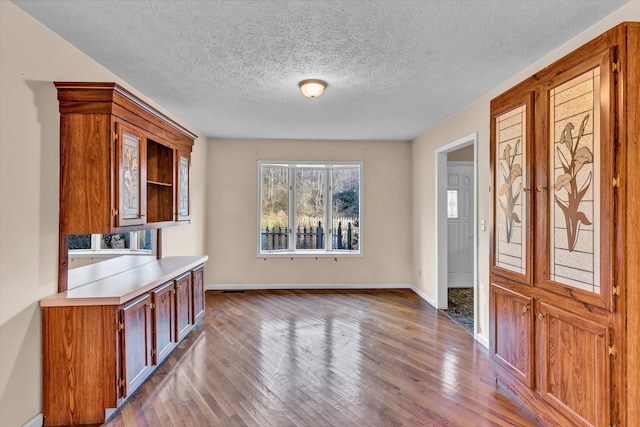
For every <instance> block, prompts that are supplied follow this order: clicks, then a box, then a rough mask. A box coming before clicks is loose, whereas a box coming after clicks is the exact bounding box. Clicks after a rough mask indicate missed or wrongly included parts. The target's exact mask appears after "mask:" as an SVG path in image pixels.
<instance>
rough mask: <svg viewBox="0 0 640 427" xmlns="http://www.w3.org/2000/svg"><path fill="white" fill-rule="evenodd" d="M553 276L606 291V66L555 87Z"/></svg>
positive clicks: (552, 116) (552, 102)
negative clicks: (602, 255)
mask: <svg viewBox="0 0 640 427" xmlns="http://www.w3.org/2000/svg"><path fill="white" fill-rule="evenodd" d="M549 96H550V121H551V125H552V127H551V133H550V139H551V141H550V144H549V146H550V149H551V153H549V154H550V156H549V159H550V171H551V179H552V182H551V184H552V185H551V186H550V188H549V203H550V209H551V215H550V231H551V232H550V239H551V241H550V252H551V253H550V265H549V274H550V279H551V280H553V281H556V282H558V283H562V284H565V285H569V286H572V287H575V288H579V289H582V290H585V291H589V292H593V293H596V294H599V293H600V281H599V246H600V242H599V235H600V227H599V223H600V215H599V212H600V200H599V194H600V175H599V168H598V167H594V165H598V164H599V163H600V151H599V146H600V67H597V68H595V69H593V70H591V71H589V72H587V73H584V74H582V75H580V76H578V77H576V78H574V79H572V80H570V81H568V82H566V83H564V84H562V85H560V86H557V87H555V88H553V89H552V90H551V91H550V93H549Z"/></svg>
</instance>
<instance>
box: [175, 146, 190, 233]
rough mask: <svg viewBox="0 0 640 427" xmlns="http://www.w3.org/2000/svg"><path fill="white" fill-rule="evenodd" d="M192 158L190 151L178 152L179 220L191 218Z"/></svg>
mask: <svg viewBox="0 0 640 427" xmlns="http://www.w3.org/2000/svg"><path fill="white" fill-rule="evenodd" d="M190 162H191V159H190V156H189V154H188V153H182V152H180V153H179V154H178V189H177V196H176V198H177V206H178V209H177V218H176V220H177V221H185V220H189V219H190V218H191V205H190V191H191V188H190V187H191V167H190V166H191V165H190Z"/></svg>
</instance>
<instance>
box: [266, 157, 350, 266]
mask: <svg viewBox="0 0 640 427" xmlns="http://www.w3.org/2000/svg"><path fill="white" fill-rule="evenodd" d="M258 168H259V177H260V181H259V191H258V195H259V199H260V200H259V209H260V212H259V218H258V229H259V236H258V242H259V243H258V255H259V256H264V255H268V256H291V255H300V256H322V255H328V256H343V255H344V256H350V255H360V254H361V250H360V248H361V229H362V227H361V220H360V206H361V197H360V194H361V186H362V185H361V182H362V165H361V164H360V163H289V162H259V165H258Z"/></svg>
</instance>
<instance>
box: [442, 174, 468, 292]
mask: <svg viewBox="0 0 640 427" xmlns="http://www.w3.org/2000/svg"><path fill="white" fill-rule="evenodd" d="M473 181H474V180H473V163H471V162H449V163H448V164H447V239H448V256H447V260H448V262H447V264H448V270H447V271H448V280H447V287H449V288H472V287H473V230H474V229H473V189H474V182H473Z"/></svg>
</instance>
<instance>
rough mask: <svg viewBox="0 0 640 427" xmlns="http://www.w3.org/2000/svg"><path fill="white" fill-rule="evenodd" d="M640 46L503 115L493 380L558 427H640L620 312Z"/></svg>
mask: <svg viewBox="0 0 640 427" xmlns="http://www.w3.org/2000/svg"><path fill="white" fill-rule="evenodd" d="M639 33H640V24H638V23H626V24H621V25H619V26H618V27H616V28H614V29H612V30H610V31H608V32H607V33H605V34H603V35H602V36H600V37H598V38H596V39H594V40H593V41H591V42H589V43H588V44H586V45H585V46H583V47H581V48H579V49H577V50H576V51H574V52H573V53H571V54H569V55H567V56H566V57H565V58H562V59H560V60H559V61H557V62H556V63H554V64H552V65H550V66H549V67H547V68H546V69H544V70H541V71H540V72H539V73H536V74H535V75H534V76H532V77H531V78H529V79H527V80H525V81H524V82H522V83H520V84H519V85H517V86H515V87H514V88H512V89H510V90H509V91H507V92H505V93H504V94H502V95H500V96H499V97H497V98H495V99H494V100H492V102H491V168H492V171H493V185H492V188H493V203H492V210H493V212H492V216H493V220H492V224H493V227H492V238H491V244H492V246H491V261H490V262H491V265H490V274H491V286H490V326H491V330H490V335H491V337H490V347H491V354H492V362H493V363H492V367H493V370H494V372H495V374H496V377H497V378H498V380H499V381H500V382H501V383H502V384H503V385H505V386H506V387H508V388H510V389H511V390H512V391H513V392H514V393H515V394H516V395H517V396H519V397H520V398H521V399H523V401H525V402H526V403H527V404H528V405H529V406H531V407H532V409H534V410H535V411H536V412H537V414H538V416H539V417H540V418H541V419H543V420H544V421H546V422H548V423H549V424H551V425H575V426H605V425H635V424H637V422H640V420H638V419H637V413H635V412H634V411H636V410H637V407H638V405H637V404H635V403H632V404H631V407H632V408H631V409H628V407H629V405H628V402H629V399H631V400H634V401H635V400H637V399H635V398H634V397H633V396H634V393H636V392H637V390H635V391H634V389H632V388H627V387H626V386H625V383H626V381H629V380H631V381H632V382H633V379H632V377H633V376H634V375H635V376H637V370H636V371H633V369H635V368H633V367H632V366H633V365H634V364H635V365H636V366H637V364H638V362H640V358H639V355H638V354H634V353H632V352H631V353H629V354H622V352H623V351H624V350H623V349H627V348H635V347H634V346H637V344H638V340H639V339H638V335H637V331H636V334H635V336H634V335H633V334H632V333H630V331H629V330H628V326H627V325H628V323H627V315H628V313H629V311H628V310H627V307H630V305H629V302H628V301H629V300H626V299H622V300H621V299H620V298H621V297H623V296H625V294H624V290H625V289H632V288H631V287H630V286H633V285H632V283H631V282H630V280H629V277H628V276H625V273H624V272H625V269H628V267H629V265H633V264H634V263H636V264H637V263H638V258H639V257H638V251H639V249H638V246H637V245H636V246H635V247H632V246H629V245H626V246H625V245H624V244H622V242H625V241H629V239H631V240H633V239H634V238H635V239H636V241H638V237H637V236H638V233H637V232H635V231H633V230H630V229H628V228H627V222H626V218H630V216H629V215H631V216H632V217H635V216H636V215H635V212H634V211H637V209H638V206H639V205H640V202H639V203H636V202H635V201H634V202H631V196H630V193H627V188H626V186H625V184H626V183H630V182H635V181H637V180H638V176H637V174H638V168H637V167H636V168H635V170H628V163H627V162H628V161H629V159H638V158H640V148H639V147H638V145H637V144H636V143H635V142H637V135H639V134H640V129H639V128H638V122H637V120H635V119H633V120H629V118H630V117H635V118H637V117H638V103H637V100H638V93H640V88H639V84H638V77H637V68H633V67H631V66H630V65H628V64H629V63H630V61H631V58H632V56H634V55H637V54H638V52H637V50H638V46H639V45H640V35H639ZM634 96H635V98H634ZM630 99H631V100H632V101H631V102H630V101H629V100H630ZM638 165H640V163H637V166H638ZM621 176H625V177H627V181H626V182H625V181H624V180H622V179H621ZM634 197H635V196H634ZM634 203H635V205H634ZM634 236H635V237H634ZM632 279H633V280H635V278H632ZM628 292H631V293H632V295H635V300H631V304H637V303H638V302H639V301H638V300H639V299H640V298H639V297H638V295H639V294H638V293H636V294H633V292H634V291H633V290H629V291H628ZM626 297H627V298H629V296H626ZM629 339H630V340H631V343H635V344H629V345H628V344H627V342H628V340H629ZM630 363H631V365H629V364H630Z"/></svg>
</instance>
